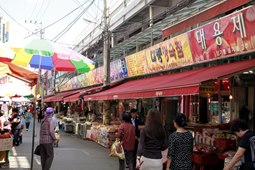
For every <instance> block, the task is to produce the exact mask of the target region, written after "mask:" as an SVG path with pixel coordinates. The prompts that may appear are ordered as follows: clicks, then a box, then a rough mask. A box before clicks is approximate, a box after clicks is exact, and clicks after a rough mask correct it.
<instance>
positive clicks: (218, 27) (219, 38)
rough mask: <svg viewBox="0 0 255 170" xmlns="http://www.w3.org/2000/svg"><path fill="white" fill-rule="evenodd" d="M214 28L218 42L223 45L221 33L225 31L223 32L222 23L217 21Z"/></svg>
mask: <svg viewBox="0 0 255 170" xmlns="http://www.w3.org/2000/svg"><path fill="white" fill-rule="evenodd" d="M213 29H214V35H213V37H214V38H215V39H216V44H217V45H218V46H221V45H222V38H221V35H223V32H221V30H220V24H219V23H218V22H215V23H214V25H213Z"/></svg>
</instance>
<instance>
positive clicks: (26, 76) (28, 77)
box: [0, 63, 38, 86]
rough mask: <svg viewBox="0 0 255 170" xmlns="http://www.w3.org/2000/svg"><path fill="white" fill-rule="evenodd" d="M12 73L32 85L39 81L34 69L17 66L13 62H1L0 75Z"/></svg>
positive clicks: (11, 74)
mask: <svg viewBox="0 0 255 170" xmlns="http://www.w3.org/2000/svg"><path fill="white" fill-rule="evenodd" d="M7 74H8V75H10V76H13V77H15V78H18V79H22V80H24V81H26V82H28V83H30V85H31V86H34V85H35V84H36V83H37V79H38V75H37V74H36V73H34V72H32V71H29V70H27V69H24V68H22V67H19V66H16V65H15V64H12V63H0V76H4V75H7Z"/></svg>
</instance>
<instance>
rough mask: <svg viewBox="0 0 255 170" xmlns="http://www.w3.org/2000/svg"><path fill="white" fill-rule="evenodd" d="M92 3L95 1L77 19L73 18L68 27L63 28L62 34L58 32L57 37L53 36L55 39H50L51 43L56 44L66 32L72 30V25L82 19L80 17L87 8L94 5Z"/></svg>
mask: <svg viewBox="0 0 255 170" xmlns="http://www.w3.org/2000/svg"><path fill="white" fill-rule="evenodd" d="M94 1H95V0H93V1H92V2H91V3H90V4H89V6H88V7H87V8H85V9H84V10H83V11H82V12H81V13H80V15H79V16H78V17H77V18H75V19H74V21H72V22H71V23H70V25H68V26H67V27H66V28H64V30H63V31H62V32H60V33H59V34H58V35H57V36H55V37H54V38H53V39H52V41H53V42H56V41H57V40H59V39H60V38H61V37H62V36H63V35H64V34H65V33H66V32H67V31H69V30H70V29H71V28H72V26H73V25H74V24H75V23H76V22H77V21H78V20H79V19H80V18H81V17H82V15H83V14H84V13H85V12H86V11H87V10H88V8H89V7H91V5H92V4H93V3H94Z"/></svg>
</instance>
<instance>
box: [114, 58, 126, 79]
mask: <svg viewBox="0 0 255 170" xmlns="http://www.w3.org/2000/svg"><path fill="white" fill-rule="evenodd" d="M126 77H128V73H127V68H126V61H125V59H124V58H122V59H117V60H114V61H112V62H111V63H110V80H111V82H114V81H117V80H121V79H124V78H126Z"/></svg>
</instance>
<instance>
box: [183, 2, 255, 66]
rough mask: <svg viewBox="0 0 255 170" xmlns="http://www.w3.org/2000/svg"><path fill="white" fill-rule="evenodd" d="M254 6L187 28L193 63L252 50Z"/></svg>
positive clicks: (253, 42)
mask: <svg viewBox="0 0 255 170" xmlns="http://www.w3.org/2000/svg"><path fill="white" fill-rule="evenodd" d="M254 28H255V7H254V6H249V7H247V8H245V9H243V10H240V11H237V12H234V13H232V14H230V15H228V16H226V17H223V18H220V19H217V20H215V21H213V22H211V23H209V24H207V25H204V26H202V27H199V28H197V29H195V30H192V31H190V32H188V36H189V40H190V48H191V50H192V57H193V61H194V63H196V62H202V61H206V60H211V59H216V58H219V57H227V56H231V55H235V54H241V53H245V52H250V51H253V50H255V29H254Z"/></svg>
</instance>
